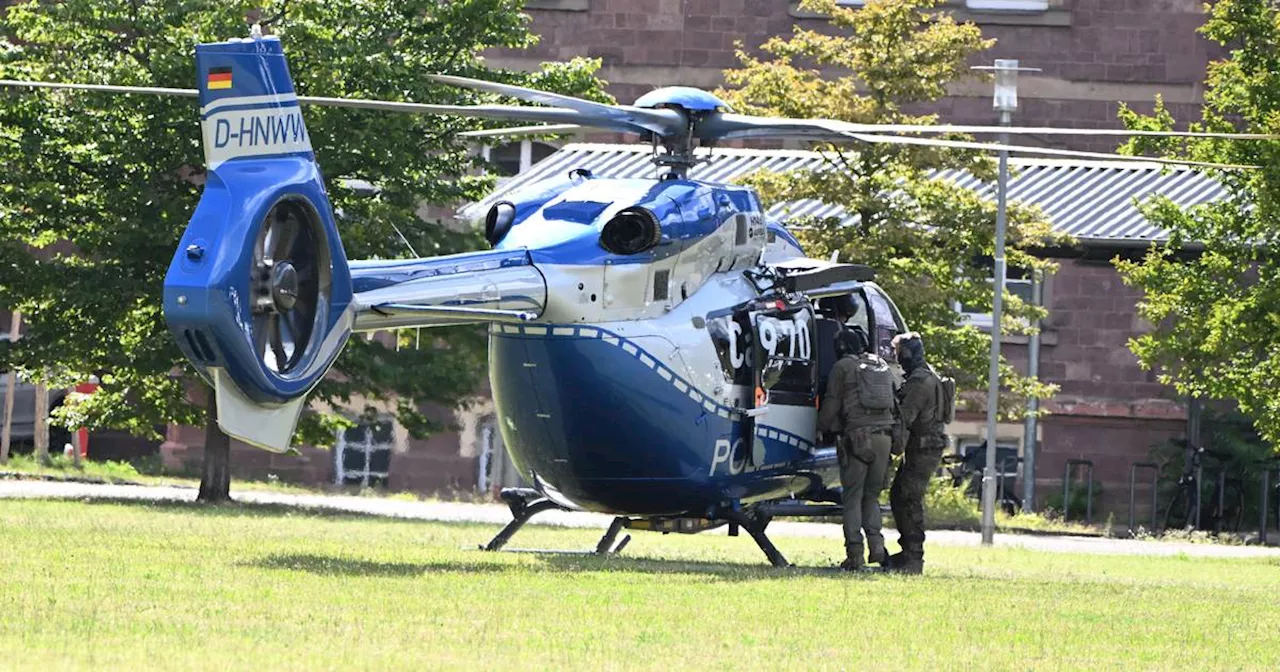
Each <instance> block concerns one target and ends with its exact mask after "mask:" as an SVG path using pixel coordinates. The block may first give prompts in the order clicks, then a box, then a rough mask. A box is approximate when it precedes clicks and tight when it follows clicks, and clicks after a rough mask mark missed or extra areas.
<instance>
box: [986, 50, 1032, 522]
mask: <svg viewBox="0 0 1280 672" xmlns="http://www.w3.org/2000/svg"><path fill="white" fill-rule="evenodd" d="M974 69H975V70H994V71H995V73H996V83H995V97H994V105H993V107H994V108H995V110H996V111H997V112H999V113H1000V125H1001V126H1006V127H1007V126H1010V125H1012V123H1013V112H1014V110H1016V109H1018V72H1019V71H1021V70H1032V71H1036V69H1034V68H1019V67H1018V61H1016V60H996V63H995V66H994V67H989V66H977V67H975V68H974ZM1000 144H1002V145H1008V144H1009V134H1008V133H1001V134H1000ZM1008 186H1009V152H1008V151H1007V150H1004V149H1002V150H1000V178H999V183H998V185H997V190H996V193H997V195H996V245H995V259H994V261H995V269H994V278H993V282H992V285H994V286H993V288H992V289H993V295H992V299H991V362H990V365H991V367H990V369H989V371H988V373H987V463H986V466H985V467H984V468H983V470H982V545H983V546H990V545H992V544H993V543H995V534H996V452H997V451H996V422H997V420H998V417H999V411H998V407H999V402H1000V332H1001V328H1000V327H1001V324H1000V321H1001V319H1003V315H1002V313H1003V309H1004V282H1005V261H1004V238H1005V235H1004V233H1005V219H1006V216H1005V200H1006V194H1007V192H1008Z"/></svg>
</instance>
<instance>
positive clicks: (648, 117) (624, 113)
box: [427, 75, 685, 136]
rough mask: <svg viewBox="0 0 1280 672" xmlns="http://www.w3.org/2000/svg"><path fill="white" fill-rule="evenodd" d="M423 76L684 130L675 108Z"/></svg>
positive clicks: (660, 130) (662, 131)
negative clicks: (599, 100) (614, 103)
mask: <svg viewBox="0 0 1280 672" xmlns="http://www.w3.org/2000/svg"><path fill="white" fill-rule="evenodd" d="M427 77H428V78H429V79H433V80H435V81H437V82H441V83H443V84H450V85H452V86H460V87H464V88H468V89H475V90H477V91H487V92H489V93H497V94H500V95H504V96H510V97H512V98H519V99H520V100H527V101H529V102H531V103H540V104H542V105H556V106H560V107H567V108H569V109H571V110H577V111H579V112H581V113H582V114H583V115H584V116H586V117H588V118H599V119H608V120H611V121H621V122H625V123H629V124H634V125H636V126H641V127H643V128H645V129H647V130H650V131H653V132H654V133H657V134H658V135H663V136H671V135H678V134H680V133H682V132H684V128H685V119H684V115H682V114H680V113H679V112H676V111H675V110H650V109H645V108H641V107H632V106H630V105H606V104H604V103H597V102H594V101H590V100H584V99H582V98H575V97H573V96H565V95H561V94H558V93H548V92H546V91H538V90H536V89H529V88H525V87H523V86H514V85H511V84H499V83H497V82H487V81H484V80H480V79H470V78H467V77H455V76H453V75H427Z"/></svg>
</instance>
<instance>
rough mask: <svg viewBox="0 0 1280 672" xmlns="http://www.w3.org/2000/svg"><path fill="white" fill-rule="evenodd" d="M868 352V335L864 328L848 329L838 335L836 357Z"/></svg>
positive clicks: (842, 330)
mask: <svg viewBox="0 0 1280 672" xmlns="http://www.w3.org/2000/svg"><path fill="white" fill-rule="evenodd" d="M866 351H867V335H866V332H864V331H863V330H862V327H848V328H845V329H841V330H840V332H839V333H838V334H836V356H837V357H847V356H849V355H860V354H862V353H864V352H866Z"/></svg>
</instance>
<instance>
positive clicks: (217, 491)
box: [196, 390, 231, 503]
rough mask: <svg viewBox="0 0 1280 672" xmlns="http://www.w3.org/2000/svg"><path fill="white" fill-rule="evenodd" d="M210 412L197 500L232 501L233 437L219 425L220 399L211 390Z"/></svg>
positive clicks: (212, 501) (205, 433)
mask: <svg viewBox="0 0 1280 672" xmlns="http://www.w3.org/2000/svg"><path fill="white" fill-rule="evenodd" d="M208 408H209V412H208V415H207V417H208V419H207V420H206V424H205V427H204V473H203V474H201V476H200V494H199V495H197V496H196V501H197V502H210V503H217V502H229V501H231V437H229V436H227V435H226V434H225V433H223V431H222V429H221V428H220V427H218V401H217V396H216V395H215V394H214V393H213V390H210V391H209V405H208Z"/></svg>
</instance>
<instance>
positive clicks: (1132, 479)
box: [1090, 462, 1160, 537]
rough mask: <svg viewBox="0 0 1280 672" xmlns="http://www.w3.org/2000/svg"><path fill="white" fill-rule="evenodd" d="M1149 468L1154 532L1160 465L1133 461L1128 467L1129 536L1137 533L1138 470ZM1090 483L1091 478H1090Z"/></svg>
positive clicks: (1153, 530) (1156, 518)
mask: <svg viewBox="0 0 1280 672" xmlns="http://www.w3.org/2000/svg"><path fill="white" fill-rule="evenodd" d="M1139 469H1150V470H1151V532H1152V533H1153V534H1154V533H1155V532H1156V524H1157V523H1156V521H1157V520H1158V519H1159V518H1158V516H1157V513H1158V511H1157V510H1158V509H1159V503H1160V502H1159V496H1160V495H1159V482H1158V479H1159V478H1160V466H1159V465H1157V464H1155V463H1154V462H1134V463H1133V466H1132V467H1130V468H1129V536H1131V537H1132V536H1135V535H1136V534H1137V527H1136V525H1137V515H1138V512H1137V506H1136V505H1137V500H1138V470H1139ZM1090 482H1091V483H1092V482H1093V481H1092V479H1090Z"/></svg>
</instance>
